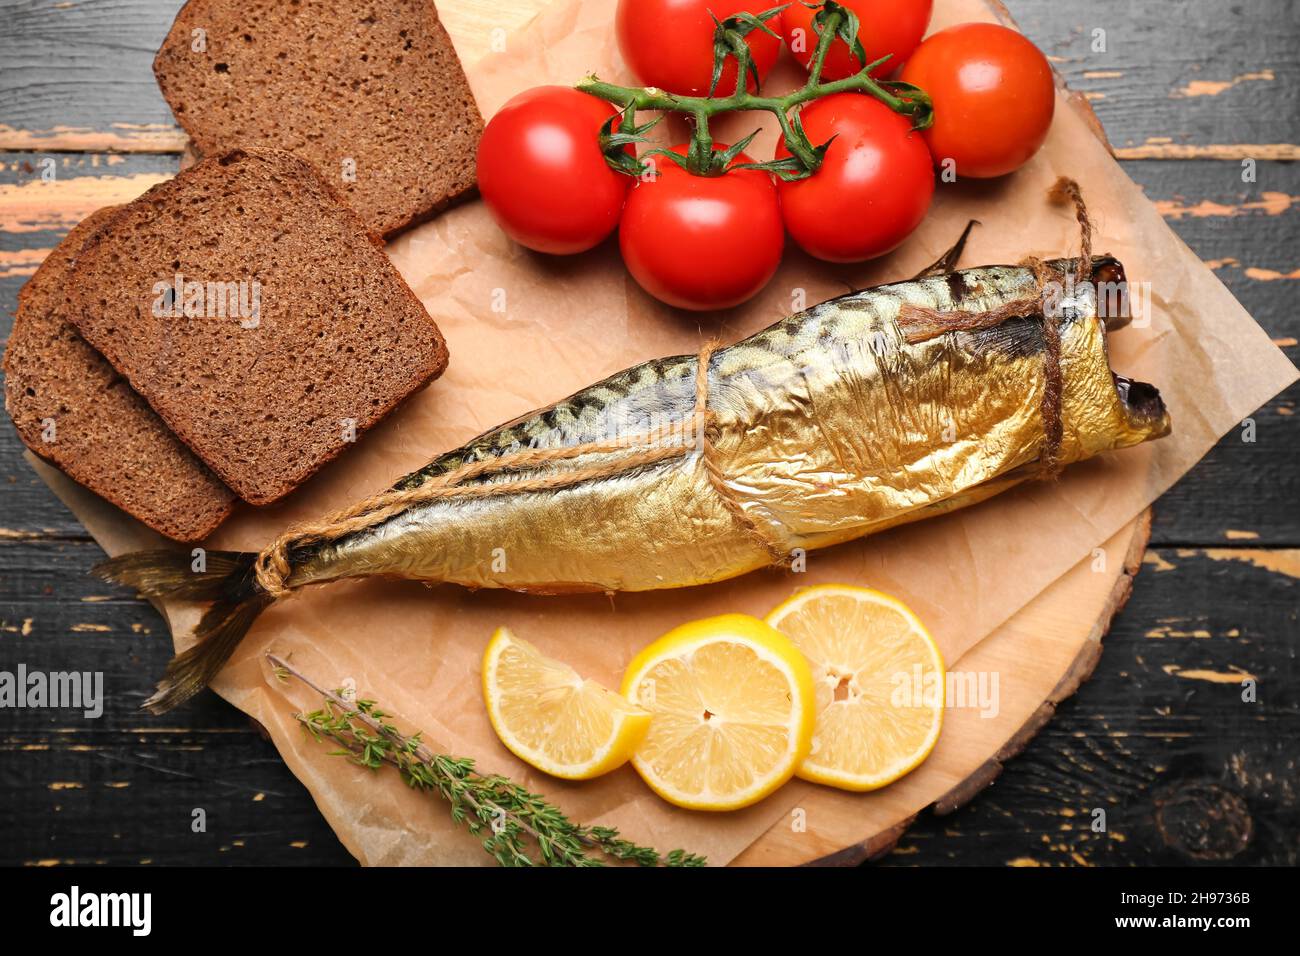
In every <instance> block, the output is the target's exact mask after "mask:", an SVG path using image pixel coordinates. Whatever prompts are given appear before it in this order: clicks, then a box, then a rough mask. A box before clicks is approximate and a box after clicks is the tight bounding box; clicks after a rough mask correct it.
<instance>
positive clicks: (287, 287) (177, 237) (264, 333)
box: [65, 148, 447, 504]
mask: <svg viewBox="0 0 1300 956" xmlns="http://www.w3.org/2000/svg"><path fill="white" fill-rule="evenodd" d="M178 275H179V276H181V277H182V281H183V282H184V283H185V286H184V287H183V289H182V297H181V298H180V299H179V300H176V301H174V302H173V301H172V300H173V298H174V296H172V295H171V294H170V293H169V292H168V291H167V290H168V289H171V288H174V286H175V283H176V277H177V276H178ZM218 283H224V284H226V285H227V287H228V288H229V290H231V292H233V293H236V294H235V295H226V296H223V295H219V294H218V293H219V292H220V291H221V290H220V289H219V288H216V287H215V286H216V284H218ZM239 283H243V292H242V302H240V303H239V304H240V306H241V307H240V308H236V307H235V306H236V302H235V301H234V300H235V298H236V297H237V295H238V293H237V289H238V285H239ZM226 303H229V304H228V305H227V304H226ZM219 306H223V307H224V309H219ZM254 306H256V311H254ZM171 308H174V309H175V311H176V315H175V317H173V316H172V315H170V314H169V309H171ZM65 309H66V312H65V314H66V315H67V316H68V317H69V318H70V319H71V320H72V321H73V322H74V323H75V324H76V326H77V328H78V330H79V331H80V332H81V334H82V335H83V336H84V337H85V339H86V340H87V341H88V342H90V344H91V345H93V346H94V347H95V348H97V349H99V351H100V352H102V353H103V355H104V357H105V358H107V359H108V360H109V361H110V362H112V363H113V365H114V366H115V367H116V368H117V369H118V371H120V372H121V373H122V374H123V375H125V376H126V377H127V379H128V380H129V381H130V383H131V385H132V386H133V387H134V388H135V390H136V391H137V392H139V393H140V394H141V395H142V396H143V397H144V398H145V399H146V400H147V401H148V402H149V404H150V405H152V406H153V409H154V411H156V412H157V413H158V414H159V415H160V416H161V417H162V418H163V420H164V421H165V422H166V423H167V425H168V426H169V427H170V428H171V430H172V431H173V432H175V433H176V435H177V436H178V437H179V438H180V439H181V440H182V441H183V442H185V443H186V444H187V445H189V446H190V448H191V449H193V450H194V452H195V453H196V454H198V456H199V457H200V458H202V459H203V460H204V461H205V462H207V464H208V466H209V467H210V468H212V470H213V471H215V472H216V473H217V475H218V476H220V477H221V479H222V480H223V481H225V483H226V484H227V485H229V486H230V487H231V488H233V489H234V490H235V492H236V493H237V494H238V495H239V496H240V497H241V498H243V499H244V500H246V501H250V502H252V503H253V504H269V503H270V502H273V501H276V500H278V499H279V498H282V497H283V496H284V495H286V494H288V493H289V492H290V491H292V490H293V489H294V488H295V487H297V486H298V484H300V483H301V482H302V481H303V480H304V479H306V478H307V477H308V476H309V475H311V474H312V473H313V472H315V471H316V470H317V469H318V468H320V467H321V465H323V464H324V463H325V462H327V461H329V460H330V459H332V458H333V457H334V456H335V455H337V454H338V453H339V452H340V451H341V450H342V449H343V448H344V447H345V445H347V444H348V442H349V441H351V440H353V439H354V438H355V437H356V436H359V435H360V434H362V433H363V432H364V431H365V430H366V429H367V428H369V427H370V426H372V425H373V424H375V423H376V422H378V421H379V420H380V419H381V418H383V417H384V416H385V415H386V414H388V412H389V411H390V410H391V409H392V408H393V407H394V406H396V405H397V404H398V402H400V401H401V400H402V399H403V398H405V397H406V396H407V395H409V394H410V393H411V392H413V391H415V390H417V389H419V388H422V387H423V386H425V385H427V384H428V383H429V382H430V381H432V380H433V379H434V378H437V376H438V375H440V374H441V373H442V370H443V369H444V368H445V367H446V364H447V349H446V346H445V344H444V343H443V339H442V335H441V334H440V333H439V331H438V327H437V326H436V325H435V324H434V322H433V319H431V318H430V317H429V314H428V313H427V312H426V311H425V310H424V306H423V305H422V304H421V303H420V300H419V299H417V298H416V297H415V293H413V292H412V291H411V290H410V288H409V287H408V286H407V285H406V283H405V282H404V281H403V280H402V277H401V276H400V275H399V274H398V272H397V270H396V269H395V268H393V265H392V263H390V262H389V261H388V257H387V256H386V255H385V254H384V251H383V245H382V243H381V242H380V241H379V240H378V239H376V238H375V237H374V236H373V235H372V234H371V233H369V232H368V231H367V230H366V228H365V224H364V223H362V221H361V219H360V218H359V217H358V216H357V214H356V213H355V212H353V211H352V209H351V208H349V207H348V206H347V205H346V204H345V203H344V202H343V200H342V199H341V198H340V197H339V196H338V194H337V193H335V192H334V191H333V190H332V189H331V188H330V186H329V184H328V183H326V182H325V181H324V180H323V179H322V178H321V177H320V176H319V174H318V173H317V172H316V169H315V167H313V166H312V165H311V164H310V163H308V162H307V161H306V160H304V159H301V158H299V157H297V156H295V155H293V154H291V153H287V152H284V151H282V150H273V149H253V148H250V149H239V150H233V151H231V152H229V153H227V154H225V155H224V156H219V157H212V158H209V159H205V160H203V161H201V162H199V163H198V164H196V165H194V166H192V167H190V168H189V169H186V170H183V171H182V172H181V173H180V174H179V175H178V176H177V177H176V178H175V179H172V180H170V181H168V182H165V183H161V184H160V185H157V186H155V187H153V188H152V189H150V190H149V191H148V192H147V193H145V194H144V195H143V196H141V197H140V198H139V199H137V200H135V201H134V202H131V203H129V204H128V205H126V206H123V207H122V209H121V211H120V212H119V213H117V215H115V216H114V217H113V218H112V219H110V220H109V221H108V222H107V223H106V224H105V225H104V226H103V227H102V228H101V229H100V230H99V231H98V232H97V233H95V234H94V235H93V236H91V237H90V239H89V240H88V241H87V243H86V244H85V246H84V247H83V248H82V250H81V252H80V254H79V255H78V258H77V271H76V282H75V283H73V285H72V287H71V288H70V290H69V296H68V301H67V303H66V306H65ZM182 310H188V311H191V315H190V317H186V316H185V315H183V314H181V313H182ZM195 312H197V313H198V314H194V313H195ZM235 312H237V313H238V316H237V317H236V316H232V313H235Z"/></svg>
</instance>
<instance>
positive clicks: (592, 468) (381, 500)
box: [254, 177, 1092, 598]
mask: <svg viewBox="0 0 1300 956" xmlns="http://www.w3.org/2000/svg"><path fill="white" fill-rule="evenodd" d="M1049 196H1050V197H1051V199H1052V201H1053V202H1056V203H1060V204H1063V203H1066V202H1072V203H1073V204H1074V208H1075V216H1076V218H1077V219H1078V221H1079V230H1080V237H1081V246H1082V249H1081V253H1080V257H1079V264H1078V270H1077V272H1076V275H1075V283H1076V285H1078V286H1082V285H1083V284H1084V283H1086V282H1088V281H1089V280H1090V279H1091V277H1092V223H1091V222H1090V220H1089V219H1088V213H1087V209H1086V207H1085V206H1084V203H1083V196H1082V194H1081V193H1080V191H1079V186H1078V184H1077V183H1076V182H1075V181H1074V180H1072V179H1067V178H1065V177H1062V178H1061V179H1059V180H1057V182H1056V184H1055V185H1054V186H1053V187H1052V190H1051V191H1050V193H1049ZM1021 265H1022V266H1025V267H1027V268H1029V269H1031V270H1032V271H1033V274H1034V284H1035V294H1034V295H1033V296H1027V297H1025V298H1021V299H1016V300H1013V301H1011V302H1007V303H1004V304H1003V305H1001V306H999V307H998V308H996V309H991V310H989V311H987V312H967V311H963V310H955V311H950V312H939V311H937V310H934V309H927V308H924V307H921V306H912V305H904V306H903V308H902V309H901V310H900V312H899V315H898V323H899V327H900V329H902V330H903V332H904V338H905V339H906V340H907V342H908V343H909V344H916V343H919V342H925V341H928V340H929V339H932V338H935V337H937V336H939V335H943V334H945V333H948V332H958V331H979V330H983V329H990V328H993V327H995V326H998V325H1001V324H1002V323H1003V322H1006V321H1007V320H1008V319H1011V318H1021V317H1027V316H1031V315H1037V314H1040V313H1041V314H1042V316H1043V340H1044V346H1045V348H1044V360H1043V361H1044V366H1045V369H1044V371H1045V376H1046V387H1045V388H1044V390H1043V398H1042V402H1041V404H1040V414H1041V417H1042V421H1043V431H1044V443H1043V451H1042V453H1041V454H1040V456H1039V461H1040V468H1041V471H1040V476H1041V477H1044V478H1051V477H1054V476H1055V475H1056V474H1058V473H1059V472H1060V469H1061V462H1060V446H1061V434H1062V427H1061V391H1062V382H1061V336H1060V328H1059V320H1058V318H1057V317H1056V316H1055V315H1054V314H1052V310H1050V309H1048V308H1046V307H1045V305H1044V301H1043V300H1044V296H1045V294H1046V287H1047V284H1048V283H1049V282H1051V281H1052V280H1053V279H1054V278H1055V273H1054V272H1053V271H1052V270H1051V269H1050V268H1049V267H1048V266H1047V265H1046V263H1044V262H1043V261H1042V260H1041V259H1038V258H1035V257H1032V256H1030V257H1027V258H1026V259H1024V260H1022V262H1021ZM717 348H718V343H717V342H716V341H709V342H706V343H705V344H704V345H703V346H702V347H701V348H700V351H699V354H698V357H697V360H696V370H695V406H694V410H693V413H692V414H691V415H690V416H689V417H688V418H686V419H683V420H682V421H681V422H679V423H677V424H676V425H674V426H673V427H672V428H671V429H669V434H670V435H676V436H677V439H678V440H676V441H668V440H665V436H662V435H655V434H652V433H641V434H638V435H636V436H633V437H631V438H619V439H614V440H611V441H596V442H585V443H583V444H579V445H569V446H565V447H559V448H537V449H527V450H524V451H519V452H510V453H507V454H504V455H499V456H496V457H494V458H485V459H482V460H480V461H474V462H468V463H466V464H463V465H460V466H459V467H457V468H453V469H452V470H451V471H448V472H446V473H445V474H442V475H437V476H435V477H432V478H430V479H428V480H427V481H425V482H424V483H422V484H421V485H419V486H417V487H415V488H408V489H404V490H392V491H385V492H381V493H379V494H377V495H373V496H371V497H370V498H366V499H363V500H362V501H359V502H357V503H356V504H353V505H351V506H350V507H348V508H345V509H343V510H342V511H338V512H335V513H334V514H331V515H329V516H327V517H325V518H323V519H321V520H320V521H316V522H310V523H305V524H300V525H295V526H293V527H291V528H289V529H288V530H286V531H285V532H284V533H283V534H281V535H280V536H279V537H278V538H276V539H275V540H274V541H273V542H271V544H270V545H269V546H267V547H266V548H265V549H264V550H262V551H261V552H260V553H259V554H258V556H257V559H256V562H255V564H254V573H255V575H256V578H257V583H258V584H259V585H260V586H261V588H262V589H263V590H264V591H266V592H267V593H268V594H270V595H271V596H272V597H275V598H279V597H283V596H284V595H285V594H287V593H288V592H289V591H290V588H289V586H288V584H287V581H288V579H289V575H290V573H291V572H292V570H293V568H292V565H291V564H290V561H289V553H290V552H291V551H292V550H293V549H295V548H302V547H305V546H307V545H310V544H315V543H318V542H321V541H333V540H338V539H339V538H342V537H345V536H347V535H349V534H353V533H355V532H358V531H364V530H366V529H368V528H373V527H376V526H378V525H380V524H383V523H384V522H385V521H387V520H389V519H390V518H393V517H396V516H397V515H399V514H401V513H402V512H403V511H405V510H406V509H407V508H409V507H411V506H412V505H421V504H428V503H431V502H434V501H443V500H448V499H453V498H454V499H460V500H471V499H478V498H491V497H497V496H500V495H507V494H525V493H529V492H540V491H555V490H557V489H560V488H569V487H573V486H574V485H579V484H582V483H583V482H585V481H598V480H600V479H603V478H612V477H614V476H615V475H619V474H623V473H625V472H628V471H632V470H633V469H636V468H644V467H647V466H650V465H655V464H659V463H661V462H665V461H669V460H672V459H674V458H684V457H686V456H687V455H689V454H691V452H692V450H693V447H694V446H695V445H698V446H699V454H700V461H701V465H702V468H703V471H704V475H705V477H706V478H707V480H708V482H709V485H710V487H712V488H713V490H714V492H715V493H716V494H717V495H718V497H719V499H720V500H721V501H722V503H723V505H724V506H725V507H726V509H727V511H728V513H729V514H730V515H731V516H732V518H733V519H734V520H735V521H736V523H737V525H739V526H740V528H741V529H742V530H743V531H744V532H745V533H746V534H747V535H748V536H750V537H751V538H753V539H754V541H755V542H756V543H757V544H759V545H760V546H761V547H762V548H763V549H764V550H765V551H767V553H768V554H769V556H770V557H771V558H772V561H773V563H774V564H778V565H781V564H786V563H788V561H789V555H788V554H787V553H786V551H785V550H784V549H783V548H781V547H780V546H779V545H778V544H777V542H776V541H774V540H773V539H772V538H771V537H770V536H769V534H768V533H767V532H765V531H764V530H763V528H762V527H761V526H760V525H759V524H758V522H757V521H755V520H754V518H753V517H752V516H751V515H750V514H749V512H747V511H746V510H745V508H744V506H743V505H742V504H741V503H740V501H739V500H738V499H737V498H736V496H735V494H734V493H733V492H732V491H731V489H730V487H729V486H728V485H727V477H726V474H725V472H724V471H723V469H722V466H721V464H720V463H719V462H718V456H717V449H716V446H715V444H714V441H715V439H716V437H717V427H716V424H715V422H714V413H713V412H712V411H711V410H710V409H709V407H708V400H709V359H710V358H711V357H712V355H713V353H714V351H716V350H717ZM692 437H693V440H688V439H691V438H692ZM638 445H639V446H644V447H642V448H641V449H640V450H636V451H632V452H631V453H630V454H624V455H620V456H619V457H617V458H615V459H613V460H611V461H607V462H602V463H600V464H595V465H588V466H585V467H582V468H574V469H571V470H569V471H562V472H555V473H551V474H546V475H535V476H532V477H524V478H519V479H518V480H515V481H500V482H496V483H493V484H477V485H466V484H464V482H466V481H469V480H471V479H474V478H478V477H481V476H484V475H500V474H502V473H505V472H508V471H528V470H530V469H537V468H541V467H543V466H546V465H550V464H555V463H557V462H561V461H569V460H571V459H574V458H581V457H585V456H588V455H604V454H615V453H619V452H627V451H628V450H629V449H630V448H634V447H635V446H638Z"/></svg>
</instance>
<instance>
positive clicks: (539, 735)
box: [483, 627, 650, 780]
mask: <svg viewBox="0 0 1300 956" xmlns="http://www.w3.org/2000/svg"><path fill="white" fill-rule="evenodd" d="M483 699H484V700H485V701H486V702H487V712H488V719H489V720H490V721H492V729H493V730H495V731H496V732H497V736H498V737H500V738H501V742H502V743H503V744H505V745H506V747H507V748H509V750H510V752H511V753H513V754H514V755H515V756H516V757H518V758H519V759H520V760H522V761H524V762H525V763H528V764H530V765H531V766H534V767H536V768H537V769H538V770H543V771H545V772H546V773H549V774H551V775H552V776H555V777H563V778H564V779H566V780H588V779H590V778H592V777H598V776H600V775H601V774H603V773H608V772H609V771H611V770H613V769H615V768H616V767H620V766H622V765H623V764H625V763H627V760H628V758H629V757H630V756H631V755H632V751H633V750H635V749H636V746H637V744H638V743H640V742H641V739H642V738H643V737H644V736H645V734H646V730H647V729H648V728H649V726H650V714H649V713H648V712H647V711H645V710H642V709H641V708H640V707H636V706H634V705H632V704H629V703H628V702H627V700H626V699H625V698H623V697H621V696H619V695H618V694H616V693H614V692H613V691H612V690H610V689H609V688H607V687H602V686H601V685H600V684H598V683H596V682H595V681H592V680H584V679H583V678H582V677H581V676H580V675H579V674H578V672H577V671H575V670H574V669H573V668H572V667H570V666H569V665H568V664H565V663H563V662H561V661H556V660H551V659H550V658H549V657H544V656H543V655H542V653H541V652H540V651H538V650H537V648H535V647H533V645H531V644H529V643H528V642H526V641H521V640H520V639H519V638H517V637H515V636H514V635H513V634H511V633H510V631H508V630H507V629H506V628H504V627H501V628H498V629H497V632H496V633H495V634H493V635H492V640H491V641H489V642H488V646H487V650H486V651H485V652H484V654H483Z"/></svg>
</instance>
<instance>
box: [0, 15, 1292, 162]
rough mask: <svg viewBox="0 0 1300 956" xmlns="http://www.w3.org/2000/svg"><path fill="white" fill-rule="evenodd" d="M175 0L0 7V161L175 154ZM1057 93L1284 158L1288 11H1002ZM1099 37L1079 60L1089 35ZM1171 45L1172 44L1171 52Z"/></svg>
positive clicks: (1155, 141) (1140, 150)
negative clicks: (1056, 75) (1027, 40)
mask: <svg viewBox="0 0 1300 956" xmlns="http://www.w3.org/2000/svg"><path fill="white" fill-rule="evenodd" d="M180 5H181V4H180V2H179V0H98V2H93V3H75V4H74V3H61V2H57V0H0V22H4V23H5V24H6V28H5V32H4V33H3V34H0V150H3V149H9V150H24V151H30V150H46V151H49V150H64V151H66V150H77V151H91V150H93V151H100V150H110V149H111V150H120V151H126V152H179V150H180V149H181V148H182V147H183V145H184V142H185V139H184V135H183V133H182V132H181V131H180V130H179V128H178V127H177V126H176V125H175V122H174V120H173V119H172V115H171V111H170V110H169V109H168V108H167V104H166V103H165V102H164V101H163V99H162V97H161V96H160V95H159V93H158V91H157V88H156V87H155V85H154V81H153V73H152V62H153V55H154V52H155V51H156V50H157V49H158V45H159V44H160V43H161V41H162V39H163V37H164V36H165V35H166V33H167V30H168V28H169V27H170V26H171V22H172V19H173V17H174V16H175V13H176V10H177V9H179V7H180ZM1006 6H1007V7H1008V8H1009V9H1010V11H1011V13H1012V15H1013V16H1015V18H1016V20H1017V21H1018V22H1019V23H1020V25H1021V27H1022V28H1023V29H1024V30H1025V31H1026V32H1027V33H1028V34H1029V35H1030V36H1031V37H1032V38H1033V39H1034V40H1035V41H1036V42H1037V43H1039V45H1040V46H1042V48H1043V49H1044V51H1045V52H1047V53H1048V55H1049V56H1051V57H1052V58H1053V61H1054V62H1055V64H1056V66H1057V68H1058V69H1059V70H1060V71H1061V72H1062V73H1063V74H1064V75H1065V77H1066V79H1067V80H1068V81H1069V82H1070V84H1071V85H1072V86H1073V87H1074V88H1075V89H1078V90H1081V91H1083V92H1085V93H1086V94H1088V95H1089V97H1090V99H1091V100H1092V102H1093V106H1094V108H1095V109H1096V110H1097V113H1098V115H1099V116H1100V117H1101V120H1102V122H1103V123H1104V124H1105V126H1106V130H1107V133H1108V134H1109V135H1110V137H1111V141H1112V142H1113V143H1114V145H1115V146H1116V147H1117V149H1118V150H1119V151H1120V154H1121V156H1123V157H1125V158H1130V159H1182V158H1201V159H1226V160H1231V161H1234V162H1237V161H1240V159H1241V158H1243V157H1252V158H1255V159H1257V160H1268V159H1296V158H1297V157H1300V146H1297V144H1296V142H1295V140H1296V138H1297V137H1296V136H1295V135H1294V129H1292V130H1290V131H1289V132H1290V134H1291V135H1289V136H1288V135H1285V134H1287V133H1288V130H1286V129H1285V127H1283V128H1281V129H1279V126H1278V118H1280V117H1289V116H1294V115H1295V114H1296V112H1297V96H1300V93H1298V92H1297V91H1300V83H1297V80H1298V79H1300V50H1297V47H1296V45H1295V44H1294V43H1293V42H1291V38H1290V35H1289V34H1288V33H1287V31H1285V30H1279V29H1278V24H1279V22H1288V20H1289V18H1291V17H1293V16H1294V9H1293V7H1292V4H1291V0H1251V2H1249V3H1237V4H1232V5H1227V6H1225V5H1224V4H1222V3H1219V2H1217V0H1167V2H1165V3H1159V4H1142V3H1134V2H1132V0H1092V2H1090V3H1087V4H1069V5H1065V6H1064V7H1063V5H1062V4H1061V3H1059V2H1057V0H1006ZM534 8H535V3H534V2H533V0H502V2H501V3H499V4H498V5H497V6H496V8H495V10H494V13H493V16H492V18H491V19H490V20H488V19H485V18H484V16H483V15H482V14H481V13H472V12H465V11H462V10H461V9H459V8H456V7H453V6H451V5H448V6H447V10H446V11H445V15H444V16H445V19H446V20H447V22H448V26H449V27H450V28H451V30H452V33H453V35H454V36H455V37H456V42H457V47H458V50H459V51H460V53H461V56H462V57H463V58H464V59H465V60H466V61H467V62H473V60H475V59H477V58H478V57H479V56H481V55H482V54H483V53H485V52H486V51H487V50H488V49H489V47H490V44H491V43H492V42H493V31H497V30H504V31H506V32H509V31H511V30H513V29H515V28H516V27H517V26H519V25H521V24H522V23H524V22H526V21H527V19H528V17H529V15H530V14H531V11H532V10H533V9H534ZM1097 29H1102V30H1105V31H1106V34H1105V39H1106V49H1105V51H1104V52H1094V50H1093V44H1094V36H1093V31H1094V30H1097ZM1175 37H1176V40H1175V39H1174V38H1175Z"/></svg>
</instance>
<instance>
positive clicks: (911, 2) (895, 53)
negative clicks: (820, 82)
mask: <svg viewBox="0 0 1300 956" xmlns="http://www.w3.org/2000/svg"><path fill="white" fill-rule="evenodd" d="M839 2H840V6H842V7H847V8H848V9H850V10H852V11H853V12H854V13H856V14H857V15H858V39H859V40H861V41H862V46H863V48H864V49H865V50H866V51H867V62H868V63H874V62H876V60H879V59H880V58H881V57H882V56H884V55H885V54H890V59H889V60H886V61H885V62H884V63H883V64H881V65H880V66H879V67H877V68H876V69H874V70H872V71H871V75H872V76H888V75H889V74H891V73H893V72H894V71H895V70H897V69H898V68H899V67H900V66H901V65H902V64H903V61H905V60H906V59H907V58H908V57H909V56H911V55H912V51H913V50H915V49H916V45H917V44H918V43H920V42H921V37H923V36H925V28H926V27H927V26H929V25H930V11H931V8H933V6H934V0H839ZM816 14H817V11H816V10H809V9H808V8H807V7H805V6H804V5H803V4H802V3H801V2H799V0H794V2H792V3H791V4H790V6H788V7H786V8H785V10H783V11H782V13H781V32H782V34H784V36H785V42H786V45H787V46H789V47H790V52H791V53H793V54H794V58H795V59H796V60H798V61H799V62H800V63H802V64H803V67H804V69H805V70H806V69H808V68H810V67H811V66H812V58H813V53H815V52H816V50H817V34H816V33H814V32H813V25H812V23H813V17H814V16H816ZM862 66H863V64H861V63H859V62H858V59H857V57H855V56H854V55H853V54H852V53H850V52H849V47H848V44H847V43H845V42H844V41H843V40H840V39H836V40H834V41H832V43H831V48H830V49H829V50H827V51H826V61H825V63H824V64H823V65H822V78H823V79H826V80H842V79H843V78H844V77H846V76H852V75H853V74H854V73H857V72H858V71H859V70H861V69H862Z"/></svg>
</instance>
